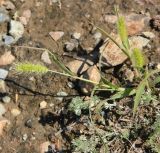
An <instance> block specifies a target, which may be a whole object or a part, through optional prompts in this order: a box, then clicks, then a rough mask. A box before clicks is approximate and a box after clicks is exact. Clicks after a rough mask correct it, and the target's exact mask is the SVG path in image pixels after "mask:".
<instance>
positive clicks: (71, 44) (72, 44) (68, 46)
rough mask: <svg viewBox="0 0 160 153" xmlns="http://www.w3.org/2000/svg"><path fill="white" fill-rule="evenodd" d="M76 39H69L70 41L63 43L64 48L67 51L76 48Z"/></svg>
mask: <svg viewBox="0 0 160 153" xmlns="http://www.w3.org/2000/svg"><path fill="white" fill-rule="evenodd" d="M78 44H79V43H78V41H77V40H76V39H71V41H70V42H66V43H65V49H66V51H68V52H71V51H73V50H74V49H75V48H78Z"/></svg>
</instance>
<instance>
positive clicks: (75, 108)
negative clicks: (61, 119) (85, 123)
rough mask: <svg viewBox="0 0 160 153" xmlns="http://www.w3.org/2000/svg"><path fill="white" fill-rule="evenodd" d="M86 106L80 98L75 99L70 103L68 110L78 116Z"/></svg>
mask: <svg viewBox="0 0 160 153" xmlns="http://www.w3.org/2000/svg"><path fill="white" fill-rule="evenodd" d="M88 106H89V105H88V104H87V103H85V102H84V101H83V100H82V98H80V97H75V98H73V99H72V101H71V102H70V104H69V107H68V109H69V110H70V111H72V112H74V113H75V114H76V115H78V116H80V115H81V112H82V110H84V109H87V108H88Z"/></svg>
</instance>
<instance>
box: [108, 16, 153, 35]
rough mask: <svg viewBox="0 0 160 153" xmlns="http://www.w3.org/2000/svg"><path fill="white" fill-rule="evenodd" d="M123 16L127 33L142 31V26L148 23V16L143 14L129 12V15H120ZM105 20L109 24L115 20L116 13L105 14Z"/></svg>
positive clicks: (132, 33) (133, 33) (134, 33)
mask: <svg viewBox="0 0 160 153" xmlns="http://www.w3.org/2000/svg"><path fill="white" fill-rule="evenodd" d="M122 16H124V17H125V21H126V26H127V30H128V34H129V35H136V34H138V33H140V32H142V31H143V29H144V27H145V26H146V25H147V24H148V25H149V20H150V17H148V16H146V15H143V14H136V13H131V14H129V15H122ZM105 21H106V22H108V23H111V24H115V23H116V22H117V16H116V15H106V16H105Z"/></svg>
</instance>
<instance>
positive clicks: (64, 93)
mask: <svg viewBox="0 0 160 153" xmlns="http://www.w3.org/2000/svg"><path fill="white" fill-rule="evenodd" d="M67 95H68V94H67V93H66V92H63V91H60V92H58V93H57V98H56V99H58V100H59V101H63V98H64V97H66V96H67Z"/></svg>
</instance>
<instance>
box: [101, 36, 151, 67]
mask: <svg viewBox="0 0 160 153" xmlns="http://www.w3.org/2000/svg"><path fill="white" fill-rule="evenodd" d="M113 37H114V38H115V40H116V42H118V44H121V40H120V38H119V36H118V35H115V34H114V35H113ZM149 41H150V40H149V39H147V38H144V37H142V36H132V37H130V38H129V43H130V46H131V49H133V48H139V49H141V50H142V49H143V47H145V46H146V45H147V44H148V43H149ZM100 53H101V54H102V62H104V63H105V65H107V66H117V65H119V64H122V63H123V62H124V61H125V60H126V59H127V58H128V57H127V56H126V55H125V54H124V53H123V52H122V50H121V49H120V48H119V47H118V46H117V45H116V44H115V43H114V42H112V41H111V40H109V41H108V42H106V43H104V44H103V45H102V46H101V48H100Z"/></svg>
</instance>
